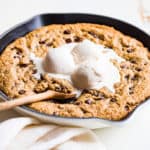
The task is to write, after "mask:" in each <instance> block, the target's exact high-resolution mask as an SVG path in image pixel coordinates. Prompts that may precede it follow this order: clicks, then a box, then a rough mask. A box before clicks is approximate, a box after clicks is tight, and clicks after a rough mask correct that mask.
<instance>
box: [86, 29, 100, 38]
mask: <svg viewBox="0 0 150 150" xmlns="http://www.w3.org/2000/svg"><path fill="white" fill-rule="evenodd" d="M88 33H89V34H90V35H92V36H93V37H94V38H98V35H97V34H96V33H94V32H93V31H89V32H88Z"/></svg>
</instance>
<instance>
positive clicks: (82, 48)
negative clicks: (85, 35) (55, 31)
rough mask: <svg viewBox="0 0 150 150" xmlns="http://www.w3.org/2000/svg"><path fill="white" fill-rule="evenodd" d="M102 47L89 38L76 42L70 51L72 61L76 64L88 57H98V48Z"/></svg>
mask: <svg viewBox="0 0 150 150" xmlns="http://www.w3.org/2000/svg"><path fill="white" fill-rule="evenodd" d="M102 48H103V46H101V45H97V44H94V43H93V42H91V41H89V40H84V41H82V42H80V43H79V44H77V45H76V46H75V47H74V48H73V50H72V51H71V53H72V55H73V58H74V61H75V63H77V64H80V63H82V62H83V61H85V60H88V59H91V58H93V59H99V56H100V50H101V49H102Z"/></svg>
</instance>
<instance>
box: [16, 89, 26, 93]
mask: <svg viewBox="0 0 150 150" xmlns="http://www.w3.org/2000/svg"><path fill="white" fill-rule="evenodd" d="M25 92H26V91H25V90H20V91H19V92H18V93H19V94H24V93H25Z"/></svg>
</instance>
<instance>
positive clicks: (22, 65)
mask: <svg viewBox="0 0 150 150" xmlns="http://www.w3.org/2000/svg"><path fill="white" fill-rule="evenodd" d="M19 66H20V67H23V68H25V67H27V66H28V64H19Z"/></svg>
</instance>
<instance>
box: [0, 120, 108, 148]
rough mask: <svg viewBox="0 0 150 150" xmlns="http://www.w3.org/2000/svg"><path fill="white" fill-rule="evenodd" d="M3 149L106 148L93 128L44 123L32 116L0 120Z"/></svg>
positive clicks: (0, 141)
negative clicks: (0, 121)
mask: <svg viewBox="0 0 150 150" xmlns="http://www.w3.org/2000/svg"><path fill="white" fill-rule="evenodd" d="M0 139H1V140H0V149H1V150H26V149H28V150H67V149H69V150H76V149H78V150H93V149H94V150H106V149H105V147H104V145H103V144H102V143H101V142H100V139H99V138H98V137H97V136H96V135H95V133H94V132H92V131H91V130H89V129H84V128H74V127H63V126H58V125H51V124H43V123H40V122H39V121H38V120H36V119H32V118H29V117H17V118H13V119H9V120H6V121H4V122H2V123H0Z"/></svg>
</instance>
